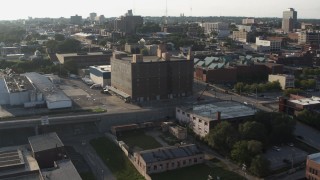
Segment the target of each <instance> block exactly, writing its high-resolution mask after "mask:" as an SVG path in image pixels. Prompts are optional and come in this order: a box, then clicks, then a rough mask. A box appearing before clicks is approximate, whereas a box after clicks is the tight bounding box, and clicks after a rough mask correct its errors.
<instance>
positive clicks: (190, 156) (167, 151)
mask: <svg viewBox="0 0 320 180" xmlns="http://www.w3.org/2000/svg"><path fill="white" fill-rule="evenodd" d="M203 162H204V154H203V152H201V151H200V150H199V149H198V147H197V146H196V145H194V144H188V145H181V146H169V147H163V148H158V149H150V150H145V151H140V152H137V153H134V163H135V167H136V168H137V170H138V171H139V172H140V173H141V174H142V175H143V176H146V175H149V174H153V173H160V172H164V171H168V170H174V169H178V168H182V167H187V166H192V165H195V164H201V163H203Z"/></svg>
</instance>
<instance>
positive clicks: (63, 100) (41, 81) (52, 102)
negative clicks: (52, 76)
mask: <svg viewBox="0 0 320 180" xmlns="http://www.w3.org/2000/svg"><path fill="white" fill-rule="evenodd" d="M24 75H25V76H26V77H27V78H28V79H29V81H30V82H32V83H33V84H34V86H35V87H36V88H37V89H38V90H39V91H40V92H41V93H42V94H43V95H44V99H45V100H46V103H47V106H48V109H59V108H69V107H72V101H71V99H70V98H69V97H67V95H65V94H64V93H63V92H62V91H61V90H60V89H58V88H57V87H56V86H55V85H54V84H52V82H51V81H50V80H49V79H48V78H47V77H45V76H43V75H41V74H38V73H35V72H31V73H25V74H24Z"/></svg>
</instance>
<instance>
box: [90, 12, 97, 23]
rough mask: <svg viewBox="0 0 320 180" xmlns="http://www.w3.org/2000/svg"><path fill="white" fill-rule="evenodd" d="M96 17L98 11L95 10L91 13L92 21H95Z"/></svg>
mask: <svg viewBox="0 0 320 180" xmlns="http://www.w3.org/2000/svg"><path fill="white" fill-rule="evenodd" d="M96 17H97V13H95V12H93V13H90V20H91V21H94V20H95V18H96Z"/></svg>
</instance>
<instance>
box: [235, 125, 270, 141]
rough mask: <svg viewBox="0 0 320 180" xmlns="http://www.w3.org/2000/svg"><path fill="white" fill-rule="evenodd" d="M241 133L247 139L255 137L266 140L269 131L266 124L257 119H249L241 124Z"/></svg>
mask: <svg viewBox="0 0 320 180" xmlns="http://www.w3.org/2000/svg"><path fill="white" fill-rule="evenodd" d="M239 133H240V135H241V137H242V138H243V139H247V140H251V139H253V140H258V141H261V142H265V141H266V138H267V131H266V128H265V126H264V124H262V123H259V122H255V121H247V122H245V123H243V124H240V125H239Z"/></svg>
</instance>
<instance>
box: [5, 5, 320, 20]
mask: <svg viewBox="0 0 320 180" xmlns="http://www.w3.org/2000/svg"><path fill="white" fill-rule="evenodd" d="M17 4H19V6H17ZM167 4H168V5H167V10H168V16H179V15H180V14H184V15H185V16H244V17H279V18H281V17H282V12H283V11H284V10H285V9H287V8H290V7H292V8H295V9H296V11H298V19H299V18H314V19H320V14H319V13H318V12H319V11H320V5H319V3H318V0H305V1H292V0H291V1H290V0H281V1H278V0H269V1H262V0H243V1H236V0H224V1H223V2H221V1H216V0H201V1H195V0H187V1H183V0H175V1H168V3H167ZM248 4H249V6H248ZM4 5H5V6H6V7H7V8H3V9H2V10H1V11H0V19H1V20H15V19H27V18H28V17H39V18H43V17H50V18H58V17H66V18H69V17H70V16H72V15H76V14H78V15H81V16H83V18H86V17H88V16H89V13H91V12H96V13H97V14H98V15H101V14H102V15H104V16H105V17H117V16H120V15H123V14H124V13H125V12H126V11H127V10H128V9H132V10H133V12H134V14H136V15H141V16H163V15H165V14H166V0H122V1H117V2H112V3H110V2H109V3H108V2H101V0H91V1H80V2H79V1H75V0H68V1H62V0H56V1H55V3H52V2H49V1H47V0H29V1H18V0H13V1H9V2H5V3H4Z"/></svg>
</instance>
